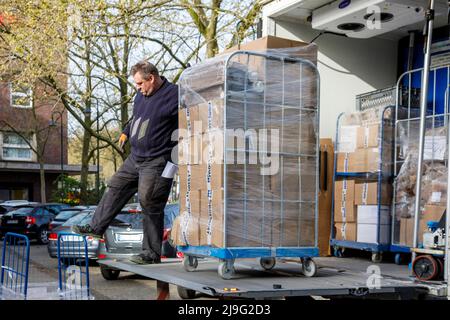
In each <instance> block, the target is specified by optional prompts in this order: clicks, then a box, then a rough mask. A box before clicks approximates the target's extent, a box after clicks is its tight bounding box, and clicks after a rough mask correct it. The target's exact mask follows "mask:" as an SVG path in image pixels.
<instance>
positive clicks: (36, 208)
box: [0, 204, 56, 244]
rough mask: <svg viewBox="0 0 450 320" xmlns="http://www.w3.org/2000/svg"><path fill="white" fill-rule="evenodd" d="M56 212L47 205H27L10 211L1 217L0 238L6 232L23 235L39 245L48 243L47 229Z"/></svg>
mask: <svg viewBox="0 0 450 320" xmlns="http://www.w3.org/2000/svg"><path fill="white" fill-rule="evenodd" d="M55 215H56V212H55V211H54V209H52V208H50V207H48V206H47V205H42V204H36V205H27V206H22V207H20V208H18V209H17V210H13V211H10V212H8V213H6V214H4V215H3V216H2V217H1V221H0V237H3V236H4V235H5V234H6V233H7V232H14V233H19V234H24V235H26V236H28V238H29V239H36V240H37V241H38V242H39V243H41V244H47V243H48V227H49V225H50V223H51V221H52V220H53V219H54V218H55Z"/></svg>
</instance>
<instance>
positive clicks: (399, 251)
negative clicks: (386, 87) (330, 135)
mask: <svg viewBox="0 0 450 320" xmlns="http://www.w3.org/2000/svg"><path fill="white" fill-rule="evenodd" d="M422 76H423V68H421V69H416V70H411V71H408V72H405V73H404V74H403V75H401V77H400V78H399V80H398V84H397V87H400V86H403V87H407V88H409V92H408V96H411V95H412V94H413V91H414V90H420V88H421V86H422ZM449 84H450V66H448V65H446V66H439V67H436V68H432V69H431V70H430V86H429V89H428V93H427V110H426V119H425V149H424V158H423V173H422V184H421V185H422V187H421V188H422V192H421V206H420V211H419V212H421V214H420V216H419V219H418V227H419V229H418V244H419V247H420V248H423V247H424V246H423V238H422V237H423V234H424V233H426V232H427V229H428V226H427V223H428V222H429V221H439V220H440V218H441V217H442V215H443V214H444V212H445V209H446V201H447V171H448V142H449V141H448V133H447V131H448V122H449V115H450V114H449V107H448V87H449ZM406 102H407V103H405V104H400V103H397V105H396V118H395V156H394V173H395V183H394V196H393V198H394V201H393V208H392V209H393V211H392V212H393V213H392V244H391V251H392V252H394V253H395V254H396V256H395V261H396V263H401V262H402V261H404V260H405V259H403V256H405V255H407V254H409V253H410V252H411V249H412V247H413V242H414V241H413V240H414V219H415V213H414V212H415V202H414V201H415V188H416V182H415V181H416V176H417V172H416V171H417V162H418V146H419V132H420V130H419V127H420V114H419V112H420V109H419V107H418V106H417V105H412V104H411V101H410V100H409V99H408V100H406ZM435 265H437V263H435ZM442 272H443V270H442Z"/></svg>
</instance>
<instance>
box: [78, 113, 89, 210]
mask: <svg viewBox="0 0 450 320" xmlns="http://www.w3.org/2000/svg"><path fill="white" fill-rule="evenodd" d="M85 121H86V123H90V122H91V120H90V118H88V117H86V119H85ZM89 126H90V124H89ZM90 143H91V134H90V133H89V131H87V130H85V131H84V134H83V149H82V152H81V176H80V198H81V199H80V200H81V203H83V204H86V202H87V200H88V192H87V191H88V175H89V160H90V159H89V146H90Z"/></svg>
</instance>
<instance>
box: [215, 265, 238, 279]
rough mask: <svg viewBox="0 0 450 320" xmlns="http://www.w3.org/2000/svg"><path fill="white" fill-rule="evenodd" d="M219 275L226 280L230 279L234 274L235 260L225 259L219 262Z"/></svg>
mask: <svg viewBox="0 0 450 320" xmlns="http://www.w3.org/2000/svg"><path fill="white" fill-rule="evenodd" d="M217 272H218V273H219V276H220V277H221V278H222V279H224V280H230V279H231V278H232V277H233V275H234V266H233V261H230V260H225V261H221V262H220V263H219V267H218V269H217Z"/></svg>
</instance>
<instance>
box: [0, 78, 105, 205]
mask: <svg viewBox="0 0 450 320" xmlns="http://www.w3.org/2000/svg"><path fill="white" fill-rule="evenodd" d="M45 93H47V90H46V88H43V87H42V88H37V89H36V88H35V89H34V90H31V89H28V88H22V87H20V86H18V85H15V84H13V83H0V200H10V199H11V200H12V199H25V200H30V201H40V199H41V184H40V171H39V168H40V164H39V161H38V156H37V154H36V152H34V151H33V149H35V150H38V151H39V150H43V151H41V152H40V153H41V154H42V160H43V161H42V162H43V165H44V170H45V181H46V198H47V200H49V199H50V197H51V194H52V192H53V189H54V188H55V187H56V186H55V184H54V181H55V180H56V179H57V177H58V175H59V174H61V169H63V170H64V173H65V174H69V175H77V174H80V169H81V166H79V165H68V163H67V112H66V111H65V110H64V108H63V106H62V104H61V103H60V102H58V101H57V100H56V99H52V98H48V97H49V95H48V94H45ZM50 96H51V95H50ZM43 97H45V98H43ZM61 115H62V119H61ZM61 120H62V123H63V128H62V134H61ZM25 139H27V140H28V141H29V142H30V144H31V145H32V146H33V148H31V147H30V145H29V144H28V143H27V142H26V141H25ZM61 142H62V144H63V149H62V165H63V168H61ZM44 146H45V147H44ZM42 148H43V149H42ZM95 170H96V167H95V166H92V167H91V168H90V170H89V171H90V172H92V173H94V172H95Z"/></svg>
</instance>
